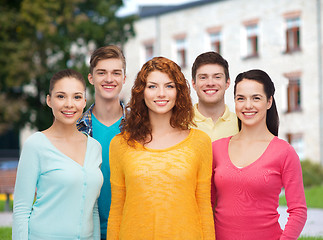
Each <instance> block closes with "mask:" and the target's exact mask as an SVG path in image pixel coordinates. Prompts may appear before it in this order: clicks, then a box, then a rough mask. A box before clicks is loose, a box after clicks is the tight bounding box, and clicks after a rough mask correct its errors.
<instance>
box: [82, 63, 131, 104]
mask: <svg viewBox="0 0 323 240" xmlns="http://www.w3.org/2000/svg"><path fill="white" fill-rule="evenodd" d="M88 79H89V82H90V83H91V84H92V85H94V88H95V99H96V100H99V99H102V100H112V99H115V98H118V97H119V94H120V92H121V90H122V86H123V84H124V83H125V80H126V77H125V73H124V69H123V63H122V61H121V60H120V59H117V58H109V59H103V60H100V61H98V63H97V65H96V66H95V67H94V69H93V73H92V74H91V73H90V74H89V75H88Z"/></svg>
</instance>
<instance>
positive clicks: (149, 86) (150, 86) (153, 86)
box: [147, 85, 156, 88]
mask: <svg viewBox="0 0 323 240" xmlns="http://www.w3.org/2000/svg"><path fill="white" fill-rule="evenodd" d="M147 88H156V86H155V85H148V86H147Z"/></svg>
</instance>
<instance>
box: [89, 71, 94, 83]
mask: <svg viewBox="0 0 323 240" xmlns="http://www.w3.org/2000/svg"><path fill="white" fill-rule="evenodd" d="M87 79H88V80H89V83H90V84H91V85H94V83H93V75H92V74H91V73H89V74H88V75H87Z"/></svg>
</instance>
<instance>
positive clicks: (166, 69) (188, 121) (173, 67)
mask: <svg viewBox="0 0 323 240" xmlns="http://www.w3.org/2000/svg"><path fill="white" fill-rule="evenodd" d="M153 71H160V72H162V73H166V74H167V75H168V77H169V78H170V79H172V80H173V81H174V83H175V87H176V90H177V95H176V102H175V106H174V108H173V113H172V116H171V119H170V125H171V126H172V127H174V128H180V129H183V130H186V129H189V126H190V125H192V120H193V115H194V112H193V106H192V101H191V96H190V88H189V84H188V82H187V80H186V79H185V77H184V75H183V73H182V72H181V68H180V67H179V66H178V65H177V64H176V63H175V62H173V61H171V60H169V59H167V58H165V57H155V58H153V59H151V60H149V61H148V62H146V63H145V64H144V65H143V66H142V68H141V70H140V72H139V73H138V75H137V78H136V80H135V82H134V85H133V87H132V90H131V99H130V102H129V104H128V106H127V107H128V108H130V111H129V112H128V114H127V116H126V119H125V121H124V122H123V124H122V130H121V132H122V133H124V132H126V134H124V137H125V138H126V139H127V141H128V144H129V145H132V146H133V145H134V144H133V141H134V140H136V141H138V142H141V143H143V144H147V143H149V142H151V140H152V135H151V131H152V129H151V125H150V121H149V115H148V107H147V106H146V104H145V100H144V90H145V88H146V84H147V77H148V75H149V74H150V73H151V72H153Z"/></svg>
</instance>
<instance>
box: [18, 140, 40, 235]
mask: <svg viewBox="0 0 323 240" xmlns="http://www.w3.org/2000/svg"><path fill="white" fill-rule="evenodd" d="M36 145H37V141H36V142H35V141H32V140H31V139H27V141H26V143H25V145H24V147H23V149H22V152H21V155H20V159H19V163H18V169H17V177H16V184H15V191H14V203H13V225H12V239H13V240H28V224H29V219H30V215H31V210H32V206H33V202H34V197H35V191H36V184H37V181H38V178H39V175H40V167H39V161H40V157H39V155H38V151H37V146H36Z"/></svg>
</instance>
